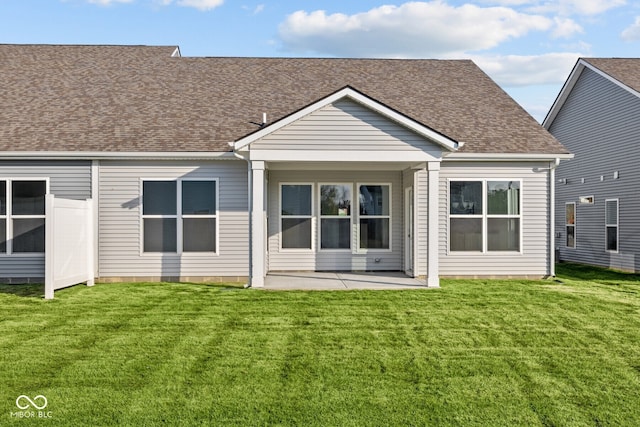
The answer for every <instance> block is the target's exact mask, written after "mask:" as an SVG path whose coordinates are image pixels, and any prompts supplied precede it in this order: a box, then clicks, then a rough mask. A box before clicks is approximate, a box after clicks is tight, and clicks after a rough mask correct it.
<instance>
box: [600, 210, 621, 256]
mask: <svg viewBox="0 0 640 427" xmlns="http://www.w3.org/2000/svg"><path fill="white" fill-rule="evenodd" d="M604 206H605V208H604V210H605V215H604V222H605V224H604V228H605V250H606V251H607V252H614V253H617V252H618V244H619V238H618V237H619V228H618V224H619V222H618V219H619V214H620V207H619V202H618V199H607V200H605V201H604Z"/></svg>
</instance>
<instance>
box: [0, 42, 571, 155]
mask: <svg viewBox="0 0 640 427" xmlns="http://www.w3.org/2000/svg"><path fill="white" fill-rule="evenodd" d="M175 49H176V47H175V46H166V47H146V46H50V45H46V46H43V45H0V76H1V79H2V80H1V81H2V85H1V86H0V151H100V152H136V151H140V152H145V151H149V152H151V151H156V152H161V151H164V152H177V151H179V152H191V151H194V152H195V151H229V150H230V147H229V145H228V142H231V141H235V140H238V139H240V138H242V137H244V136H246V135H247V134H250V133H252V132H254V131H255V130H256V125H255V124H253V123H251V122H260V121H261V119H262V113H263V112H266V113H267V117H268V121H269V123H273V122H274V121H276V120H279V119H281V118H283V117H286V116H287V115H289V114H291V113H293V112H295V111H297V110H299V109H300V108H303V107H305V106H306V105H309V104H312V103H314V102H316V101H318V100H320V99H322V98H324V97H326V96H328V95H329V94H331V93H333V92H335V91H337V90H339V89H341V88H343V87H345V86H351V87H353V88H354V89H356V90H358V91H360V92H363V93H364V94H366V95H367V96H369V97H371V98H373V99H375V100H376V101H378V102H381V103H383V104H385V105H387V106H388V107H391V108H393V109H395V110H397V111H398V112H400V113H402V114H404V115H406V116H408V117H410V118H411V119H413V120H415V121H417V122H419V123H421V124H423V125H425V126H428V127H430V128H432V129H434V130H435V131H437V132H439V133H441V134H443V135H445V136H447V137H449V138H451V139H453V140H455V141H462V142H464V143H465V145H464V147H463V148H462V149H461V150H460V151H461V152H467V153H541V154H559V153H567V150H566V149H565V148H564V147H562V146H561V145H560V143H559V142H558V141H557V140H556V139H555V138H554V137H552V136H551V135H550V134H549V133H547V131H546V130H544V129H543V128H542V126H540V125H539V124H538V123H537V122H536V121H535V120H534V119H533V118H532V117H531V116H529V115H528V114H527V113H526V112H525V111H524V110H523V109H522V108H521V107H520V106H519V105H518V104H517V103H516V102H515V101H513V100H512V99H511V98H510V97H509V96H508V95H507V94H506V93H505V92H504V91H502V90H501V89H500V88H499V87H498V86H497V85H496V84H495V83H494V82H493V81H492V80H491V79H490V78H489V77H488V76H487V75H486V74H485V73H483V72H482V71H481V70H480V69H479V68H478V67H477V66H476V65H475V64H474V63H473V62H471V61H467V60H461V61H457V60H453V61H452V60H382V59H309V58H184V57H182V58H173V57H171V54H172V53H173V52H174V51H175Z"/></svg>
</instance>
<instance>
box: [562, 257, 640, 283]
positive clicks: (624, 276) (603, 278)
mask: <svg viewBox="0 0 640 427" xmlns="http://www.w3.org/2000/svg"><path fill="white" fill-rule="evenodd" d="M556 276H557V277H558V278H567V279H573V280H588V281H591V282H596V283H601V284H605V285H622V284H624V285H630V286H638V287H640V274H637V273H627V272H624V271H618V270H611V269H608V268H602V267H594V266H590V265H583V264H573V263H568V262H563V263H560V264H557V266H556Z"/></svg>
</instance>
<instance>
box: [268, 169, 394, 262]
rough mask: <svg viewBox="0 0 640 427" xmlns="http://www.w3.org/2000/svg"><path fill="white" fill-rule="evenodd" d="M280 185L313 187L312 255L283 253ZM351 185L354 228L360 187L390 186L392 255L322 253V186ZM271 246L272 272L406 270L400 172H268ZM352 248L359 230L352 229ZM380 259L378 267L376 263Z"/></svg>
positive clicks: (371, 252) (351, 252) (293, 251)
mask: <svg viewBox="0 0 640 427" xmlns="http://www.w3.org/2000/svg"><path fill="white" fill-rule="evenodd" d="M280 183H312V184H313V186H314V188H313V192H314V196H313V212H314V215H316V218H315V219H314V221H313V231H312V233H314V235H315V240H314V243H315V247H314V249H313V250H312V251H305V250H281V249H280V212H279V209H280ZM335 183H352V184H353V185H354V187H353V188H354V194H355V195H354V201H353V202H352V212H353V216H352V219H353V221H354V222H353V225H355V224H356V223H357V215H356V211H357V209H358V199H357V194H358V189H357V187H356V185H357V184H385V183H389V184H391V199H392V200H391V251H387V250H370V251H369V252H367V253H353V252H354V250H353V249H354V248H352V250H351V251H347V252H345V251H324V250H323V251H320V250H318V241H319V239H320V236H319V229H318V217H317V214H318V211H319V206H318V204H319V196H318V194H319V184H335ZM268 191H269V194H268V200H269V207H268V236H269V237H268V239H269V241H268V245H269V269H270V270H271V271H287V270H289V271H365V270H397V271H399V270H403V269H404V263H403V258H402V256H403V252H404V241H403V239H402V235H403V232H402V224H403V216H404V212H403V197H404V195H403V185H402V172H400V171H379V172H377V171H348V170H342V171H276V170H271V171H269V190H268ZM352 233H353V236H352V237H353V238H352V242H353V245H357V238H358V236H357V234H356V233H357V227H352ZM376 259H380V262H378V263H376V262H375V260H376Z"/></svg>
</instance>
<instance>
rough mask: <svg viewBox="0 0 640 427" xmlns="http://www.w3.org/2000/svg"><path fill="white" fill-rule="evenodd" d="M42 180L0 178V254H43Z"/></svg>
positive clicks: (43, 207) (45, 189) (44, 190)
mask: <svg viewBox="0 0 640 427" xmlns="http://www.w3.org/2000/svg"><path fill="white" fill-rule="evenodd" d="M46 193H47V181H46V180H10V179H3V180H0V253H3V254H18V253H44V235H45V229H44V223H45V200H44V197H45V194H46Z"/></svg>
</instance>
